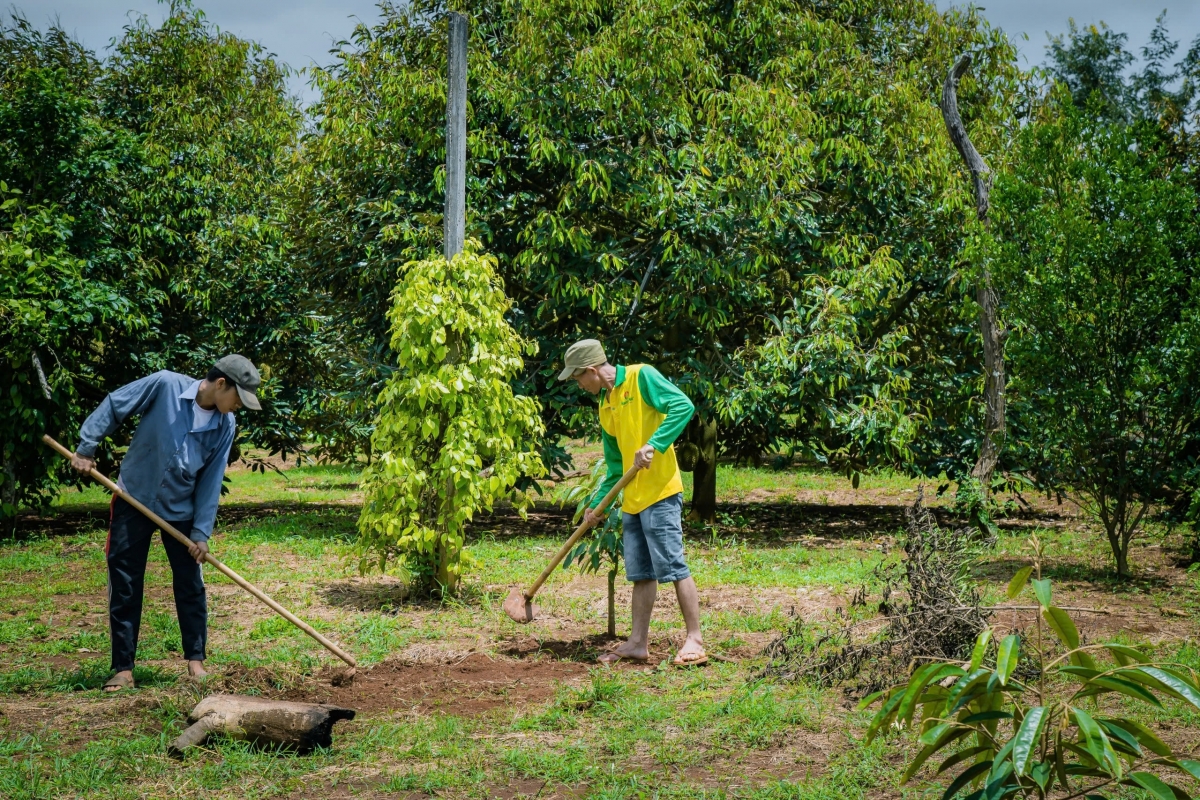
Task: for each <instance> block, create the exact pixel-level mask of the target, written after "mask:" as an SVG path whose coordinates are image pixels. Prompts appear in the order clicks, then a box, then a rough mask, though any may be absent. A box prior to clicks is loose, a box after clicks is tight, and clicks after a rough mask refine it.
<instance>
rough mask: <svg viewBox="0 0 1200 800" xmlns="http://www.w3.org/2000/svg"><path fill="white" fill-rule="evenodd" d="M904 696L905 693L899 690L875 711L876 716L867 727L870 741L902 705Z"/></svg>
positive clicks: (868, 740)
mask: <svg viewBox="0 0 1200 800" xmlns="http://www.w3.org/2000/svg"><path fill="white" fill-rule="evenodd" d="M903 698H904V693H903V692H899V691H897V692H896V693H895V694H893V695H892V696H891V697H889V698H888V699H887V700H886V701H885V702H884V704H883V707H882V708H880V709H879V711H877V712H876V713H875V716H874V717H873V718H872V719H871V724H870V725H869V726H868V727H867V736H866V739H867V742H868V743H870V742H871V740H872V739H874V738H875V734H877V733H878V732H879V729H880V728H881V727H883V726H884V725H886V724H887V723H888V721H890V720H891V718H892V716H893V715H894V714H895V712H896V707H897V706H899V705H900V701H901V700H902V699H903Z"/></svg>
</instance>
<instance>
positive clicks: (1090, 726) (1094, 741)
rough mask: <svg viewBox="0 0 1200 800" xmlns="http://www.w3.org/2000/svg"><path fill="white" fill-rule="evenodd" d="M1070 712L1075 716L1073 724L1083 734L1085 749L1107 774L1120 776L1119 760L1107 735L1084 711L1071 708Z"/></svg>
mask: <svg viewBox="0 0 1200 800" xmlns="http://www.w3.org/2000/svg"><path fill="white" fill-rule="evenodd" d="M1071 714H1072V715H1074V717H1075V724H1076V725H1078V726H1079V732H1080V733H1082V734H1083V738H1084V744H1085V746H1086V748H1087V751H1088V752H1089V753H1091V754H1092V757H1093V758H1094V759H1095V760H1096V763H1097V764H1099V765H1100V766H1102V767H1103V768H1104V769H1105V770H1107V772H1108V774H1110V775H1112V776H1113V777H1115V778H1120V777H1121V772H1122V770H1121V761H1120V759H1119V758H1117V754H1116V753H1115V752H1114V751H1113V748H1112V743H1111V742H1109V740H1108V735H1107V734H1106V733H1105V732H1104V731H1103V730H1102V729H1101V728H1100V726H1099V725H1098V724H1096V721H1095V720H1094V719H1092V718H1091V716H1090V715H1089V714H1088V713H1087V712H1086V711H1084V710H1082V709H1079V708H1072V709H1071Z"/></svg>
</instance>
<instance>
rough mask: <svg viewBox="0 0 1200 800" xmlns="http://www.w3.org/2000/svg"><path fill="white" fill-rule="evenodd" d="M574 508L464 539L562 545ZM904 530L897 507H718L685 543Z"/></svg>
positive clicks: (550, 509) (476, 526)
mask: <svg viewBox="0 0 1200 800" xmlns="http://www.w3.org/2000/svg"><path fill="white" fill-rule="evenodd" d="M573 515H574V508H560V507H558V506H556V505H551V504H542V505H538V506H536V507H535V508H534V509H532V510H531V511H530V512H529V514H528V519H524V520H523V519H521V516H520V515H519V514H518V513H517V512H516V510H515V509H511V508H497V509H496V510H495V511H494V512H493V513H491V514H488V515H481V516H479V517H477V518H476V519H475V521H474V522H473V523H472V524H471V528H470V531H469V538H470V539H472V540H475V541H478V540H479V539H482V538H484V537H488V536H490V537H492V538H495V539H505V538H516V537H521V538H543V537H544V538H553V539H560V540H565V539H566V538H567V537H568V536H570V534H571V531H572V530H573V529H574V526H573V525H572V524H571V520H572V516H573ZM903 525H904V507H903V506H879V505H823V504H816V503H718V504H717V523H716V525H715V526H702V525H692V524H689V525H688V533H687V535H688V536H689V538H693V539H698V540H703V539H707V538H711V537H712V535H713V531H714V529H715V531H716V533H717V534H718V536H719V538H722V539H724V538H728V537H730V536H736V537H737V538H739V539H742V540H744V541H748V542H751V543H753V544H755V545H758V546H766V547H769V546H772V545H773V544H776V545H779V546H786V545H788V544H791V543H794V542H795V541H796V540H797V539H798V538H799V537H812V536H816V537H821V538H824V539H834V540H837V539H842V540H847V539H865V538H873V537H877V536H888V535H891V534H894V533H896V532H897V531H898V530H900V529H901V528H902V527H903Z"/></svg>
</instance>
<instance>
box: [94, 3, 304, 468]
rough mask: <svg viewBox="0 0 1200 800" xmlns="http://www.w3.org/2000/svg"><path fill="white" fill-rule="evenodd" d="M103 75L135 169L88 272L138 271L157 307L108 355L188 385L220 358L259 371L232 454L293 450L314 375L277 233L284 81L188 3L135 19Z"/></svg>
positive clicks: (294, 124)
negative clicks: (107, 243) (235, 357)
mask: <svg viewBox="0 0 1200 800" xmlns="http://www.w3.org/2000/svg"><path fill="white" fill-rule="evenodd" d="M105 66H106V69H105V72H104V75H103V77H102V78H101V80H100V104H101V108H102V112H103V115H104V117H105V119H106V121H108V122H109V124H111V125H114V126H120V128H121V129H123V130H126V131H129V132H130V133H131V134H132V135H133V136H135V137H136V138H137V141H138V142H139V144H140V149H139V160H140V163H139V164H138V167H139V169H137V170H136V171H135V172H132V173H131V174H128V175H127V176H126V178H125V182H124V185H123V186H122V193H121V196H120V197H119V198H118V200H117V202H116V203H115V206H116V207H115V208H114V209H113V211H114V212H115V214H116V215H117V217H118V219H121V221H122V223H123V224H122V226H121V233H120V236H119V238H117V239H116V240H115V241H113V242H112V245H113V247H112V248H111V249H109V250H106V251H105V252H104V253H103V255H102V256H99V257H97V258H96V261H97V268H98V269H100V270H101V271H103V272H107V271H110V270H111V271H121V270H124V269H126V268H127V266H128V265H130V264H134V265H137V268H138V269H139V270H141V271H143V272H146V273H149V278H148V280H147V283H148V285H147V286H146V287H145V290H146V294H148V295H149V296H150V297H152V298H155V299H156V300H157V302H155V303H154V316H153V320H154V324H153V327H152V328H151V330H150V331H148V332H147V333H146V334H145V335H142V336H140V337H138V338H137V339H136V340H133V341H127V342H121V343H120V344H121V345H122V346H125V347H127V349H128V352H129V353H132V354H133V355H134V358H133V359H131V360H130V361H131V363H132V364H134V365H136V367H135V370H136V371H137V372H145V371H148V370H152V369H160V368H171V369H176V370H179V371H184V372H189V373H191V374H197V373H199V372H203V371H204V370H206V369H207V368H208V367H209V366H210V365H211V364H212V362H214V361H215V360H216V359H217V358H219V357H220V356H221V355H223V354H224V353H227V352H242V353H244V354H246V355H248V356H251V357H252V358H253V359H254V360H255V361H256V362H259V363H262V364H264V365H265V366H266V367H267V369H266V370H265V371H264V379H265V380H264V387H263V391H262V394H263V395H264V396H265V399H266V400H267V402H266V403H265V404H264V412H263V413H260V414H250V415H243V416H242V418H241V419H240V420H239V422H240V423H241V426H242V428H243V437H242V440H243V441H246V440H248V441H251V442H254V443H256V444H260V445H262V444H265V445H268V446H270V447H272V448H273V449H281V450H285V451H286V450H290V449H295V448H296V447H297V446H298V444H299V442H300V439H301V438H302V437H303V436H304V430H303V427H304V423H305V422H306V421H312V417H313V415H314V412H315V410H316V404H317V402H318V398H317V396H316V395H315V393H314V391H313V388H310V387H312V386H313V383H314V379H313V378H314V374H317V375H319V374H321V373H322V372H323V371H324V370H323V364H321V361H320V358H319V347H318V341H317V339H316V336H315V332H316V331H317V330H318V329H319V328H320V320H319V319H318V318H316V317H315V316H314V314H313V312H312V310H311V308H310V306H309V305H308V304H306V303H304V302H301V300H302V299H303V298H305V297H306V296H308V295H309V294H310V289H309V288H308V287H307V286H306V285H305V281H304V279H303V276H302V275H301V274H300V273H299V272H298V271H297V270H296V265H295V262H294V260H293V259H292V257H291V247H290V242H289V240H288V237H287V235H286V229H285V227H284V225H283V220H284V215H285V213H286V212H285V208H284V205H283V199H284V195H283V186H284V184H285V183H286V176H287V174H288V173H289V171H290V169H291V167H292V158H293V148H294V146H295V145H296V143H297V136H298V134H299V131H300V125H301V119H302V115H301V112H300V110H299V108H298V107H297V105H296V103H295V101H294V100H293V99H292V98H290V97H289V96H288V94H287V89H286V83H285V81H286V77H287V74H288V72H287V67H286V66H284V65H281V64H279V63H278V62H276V61H275V60H274V58H273V57H271V56H270V55H269V54H268V53H266V51H264V50H263V48H262V47H261V46H260V45H258V44H256V43H253V42H248V41H245V40H242V39H239V38H238V37H236V36H234V35H232V34H230V33H227V32H221V31H219V30H218V29H216V28H215V26H213V25H212V24H211V23H209V22H208V21H207V19H206V18H205V16H204V14H203V12H201V11H199V10H197V9H196V8H194V6H193V5H192V3H191V2H189V0H179V1H177V2H172V4H171V13H170V14H169V15H168V17H167V18H166V19H165V20H164V21H163V23H162V24H161V25H160V26H154V25H152V24H151V23H150V22H149V20H148V19H147V18H146V17H145V16H140V17H137V18H135V19H134V20H133V21H132V22H131V23H130V24H129V25H127V26H126V28H125V31H124V34H123V36H122V37H121V39H120V40H119V41H118V42H117V43H116V46H115V48H114V53H113V55H112V57H111V58H110V59H109V61H108V63H107V64H106V65H105ZM114 377H116V376H114ZM124 377H125V376H122V377H121V378H120V379H121V380H123V379H124Z"/></svg>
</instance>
